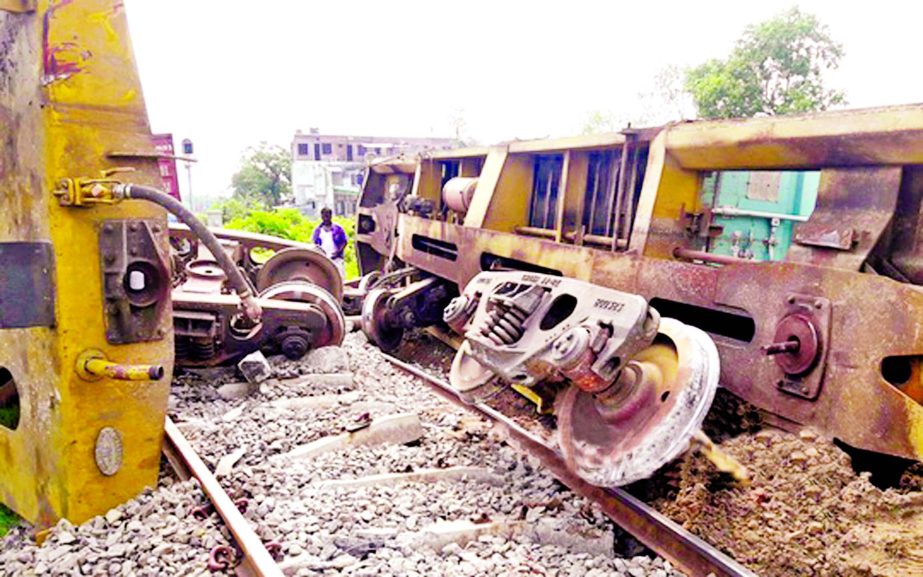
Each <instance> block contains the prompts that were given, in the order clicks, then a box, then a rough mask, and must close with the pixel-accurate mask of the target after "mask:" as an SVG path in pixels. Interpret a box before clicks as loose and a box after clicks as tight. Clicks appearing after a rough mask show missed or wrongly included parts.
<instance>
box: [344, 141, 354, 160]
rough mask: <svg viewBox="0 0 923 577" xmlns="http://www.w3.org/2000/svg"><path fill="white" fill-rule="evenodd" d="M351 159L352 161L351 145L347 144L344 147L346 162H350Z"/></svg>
mask: <svg viewBox="0 0 923 577" xmlns="http://www.w3.org/2000/svg"><path fill="white" fill-rule="evenodd" d="M352 159H353V145H352V144H347V145H346V160H352Z"/></svg>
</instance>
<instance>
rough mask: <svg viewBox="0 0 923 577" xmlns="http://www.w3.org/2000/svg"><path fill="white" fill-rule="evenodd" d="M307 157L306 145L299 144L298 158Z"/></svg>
mask: <svg viewBox="0 0 923 577" xmlns="http://www.w3.org/2000/svg"><path fill="white" fill-rule="evenodd" d="M307 155H308V143H307V142H299V143H298V156H307Z"/></svg>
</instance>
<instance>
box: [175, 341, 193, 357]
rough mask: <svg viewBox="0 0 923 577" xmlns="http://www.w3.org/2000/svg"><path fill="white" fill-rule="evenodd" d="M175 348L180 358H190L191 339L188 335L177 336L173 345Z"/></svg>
mask: <svg viewBox="0 0 923 577" xmlns="http://www.w3.org/2000/svg"><path fill="white" fill-rule="evenodd" d="M173 347H174V350H175V351H176V357H177V358H179V359H188V358H189V339H188V338H186V337H176V342H175V343H174V345H173Z"/></svg>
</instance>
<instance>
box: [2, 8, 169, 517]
mask: <svg viewBox="0 0 923 577" xmlns="http://www.w3.org/2000/svg"><path fill="white" fill-rule="evenodd" d="M7 18H26V19H27V21H26V22H25V23H23V22H16V23H15V26H9V27H7V28H6V29H7V30H13V29H15V30H16V31H15V33H14V34H15V35H16V38H15V39H14V41H13V43H12V45H13V46H12V49H11V50H12V51H13V53H15V58H16V66H15V67H13V69H12V70H7V71H6V72H5V74H7V75H8V76H9V77H10V78H9V79H10V80H12V84H10V85H9V86H10V88H8V90H9V94H5V95H4V96H5V98H4V100H5V101H8V102H11V103H12V105H11V106H10V107H9V108H7V109H4V108H0V115H4V116H6V117H7V118H8V119H9V120H10V122H9V123H5V124H3V125H2V126H0V133H2V135H3V136H5V137H6V136H10V135H12V136H13V138H12V139H11V140H12V142H13V144H12V148H10V146H11V145H10V144H5V145H4V146H5V148H4V149H2V150H0V152H2V153H3V154H8V155H12V157H13V158H16V159H17V161H18V164H17V169H16V170H15V171H13V174H5V175H3V176H2V178H0V186H2V187H3V188H4V190H3V194H2V195H0V198H2V200H0V203H3V204H2V205H0V209H2V211H0V241H11V240H50V241H51V243H52V245H53V247H54V258H55V270H54V271H52V272H53V274H54V278H55V283H56V308H55V314H56V325H55V327H54V328H28V329H0V365H2V366H6V367H7V368H9V369H10V370H11V372H12V373H13V376H14V379H15V380H16V383H17V385H18V389H19V393H20V401H21V407H22V409H21V410H22V413H21V418H20V423H19V427H18V428H17V429H16V430H15V431H13V432H9V431H7V430H0V497H2V500H3V501H4V502H5V503H7V504H9V505H10V506H11V507H12V508H13V509H14V510H16V511H17V512H18V513H19V514H21V515H22V516H23V517H25V518H26V519H28V520H29V521H31V522H33V523H35V524H36V525H37V526H39V527H44V526H48V525H50V524H53V523H54V522H56V520H57V519H58V518H61V517H66V518H68V519H70V520H71V521H73V522H82V521H84V520H86V519H87V518H89V517H91V516H93V515H96V514H99V513H102V512H105V511H106V510H108V509H109V508H111V507H113V506H115V505H117V504H119V503H121V502H124V501H125V500H127V499H129V498H131V497H133V496H134V495H135V494H137V493H138V492H139V491H140V490H141V489H142V488H143V487H145V486H153V485H155V484H156V481H157V474H158V469H159V460H160V457H159V453H160V444H161V440H162V435H163V418H164V414H165V411H166V403H167V397H168V395H169V378H170V374H171V373H172V359H173V342H172V334H169V333H168V334H166V335H165V336H164V338H163V339H162V340H158V341H153V342H146V343H137V344H129V345H110V344H109V343H108V342H107V341H106V334H105V323H104V314H103V308H102V307H103V295H102V273H101V270H100V263H99V238H98V231H99V228H100V226H101V222H102V221H104V220H107V219H130V218H144V219H154V220H155V221H159V223H160V224H161V226H163V227H165V226H166V218H165V215H164V213H163V211H162V210H160V209H158V208H156V207H153V206H150V205H146V204H144V203H141V202H135V201H131V202H125V203H122V204H119V205H114V206H97V207H95V208H92V209H75V208H64V207H61V206H58V204H57V201H56V200H55V199H54V197H53V196H52V194H51V191H52V190H53V189H54V188H55V185H56V183H57V181H58V180H59V179H61V178H65V177H82V176H97V175H98V174H99V171H100V170H102V169H106V168H112V164H111V162H110V161H109V160H107V158H106V153H107V152H108V151H111V150H137V151H143V152H147V153H150V154H153V153H154V152H155V151H154V150H153V146H152V144H151V141H150V129H149V127H148V122H147V114H146V110H145V107H144V101H143V99H142V96H141V88H140V81H139V78H138V74H137V70H136V67H135V63H134V58H133V55H132V52H131V45H130V42H129V38H128V29H127V21H126V18H125V14H124V8H123V6H122V3H121V2H119V1H117V0H82V1H81V2H74V3H52V2H48V1H43V2H40V3H39V5H38V9H37V11H36V12H35V13H33V14H28V15H20V16H13V15H8V16H7ZM43 21H44V22H46V23H47V25H45V26H43ZM8 24H11V23H10V21H8V20H4V19H3V14H0V27H3V26H7V25H8ZM23 24H24V25H23ZM0 140H4V141H7V143H8V142H10V139H7V138H3V139H0ZM131 165H132V166H133V167H134V168H137V169H138V170H137V172H135V173H133V174H132V180H134V181H136V182H142V183H148V184H155V185H156V184H158V182H159V176H158V171H157V167H156V163H155V161H154V160H152V159H151V158H147V159H137V160H136V162H132V163H131ZM7 208H9V209H10V210H9V211H7V210H6V209H7ZM89 348H95V349H100V350H101V351H103V353H104V354H105V355H106V357H107V358H109V359H110V360H112V361H114V362H119V363H126V364H163V365H164V366H165V369H166V375H165V378H164V379H163V380H161V381H156V382H152V381H144V382H137V381H133V382H125V381H116V380H112V379H108V378H103V379H101V380H98V381H95V382H89V381H85V380H83V379H81V378H80V377H79V376H78V375H77V373H76V371H75V366H76V361H77V357H78V356H79V355H80V354H81V352H83V351H85V350H86V349H89ZM104 427H110V428H112V429H115V430H116V431H118V432H119V433H120V435H121V442H122V448H123V459H122V465H121V467H120V469H119V470H118V471H117V472H116V473H115V474H114V475H111V476H106V475H104V474H103V473H102V472H101V471H100V469H99V468H98V466H97V463H96V460H95V457H94V452H95V449H96V443H97V437H98V435H99V433H100V431H101V430H102V429H103V428H104Z"/></svg>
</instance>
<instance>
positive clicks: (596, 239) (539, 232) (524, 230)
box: [513, 226, 628, 248]
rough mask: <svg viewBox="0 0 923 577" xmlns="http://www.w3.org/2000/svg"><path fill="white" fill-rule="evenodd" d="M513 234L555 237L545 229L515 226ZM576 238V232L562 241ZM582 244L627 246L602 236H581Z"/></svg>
mask: <svg viewBox="0 0 923 577" xmlns="http://www.w3.org/2000/svg"><path fill="white" fill-rule="evenodd" d="M513 232H515V233H516V234H524V235H526V236H537V237H539V238H550V239H553V238H554V237H555V231H553V230H549V229H547V228H538V227H536V226H517V227H516V228H514V229H513ZM576 238H577V233H576V232H568V233H565V234H564V240H568V241H571V242H573V241H574V240H576ZM583 242H585V243H586V244H596V245H599V246H612V243H613V242H615V243H616V246H618V248H625V247H626V246H628V241H627V240H625V239H623V238H620V239H616V238H614V237H611V236H603V235H600V234H585V235H583Z"/></svg>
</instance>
